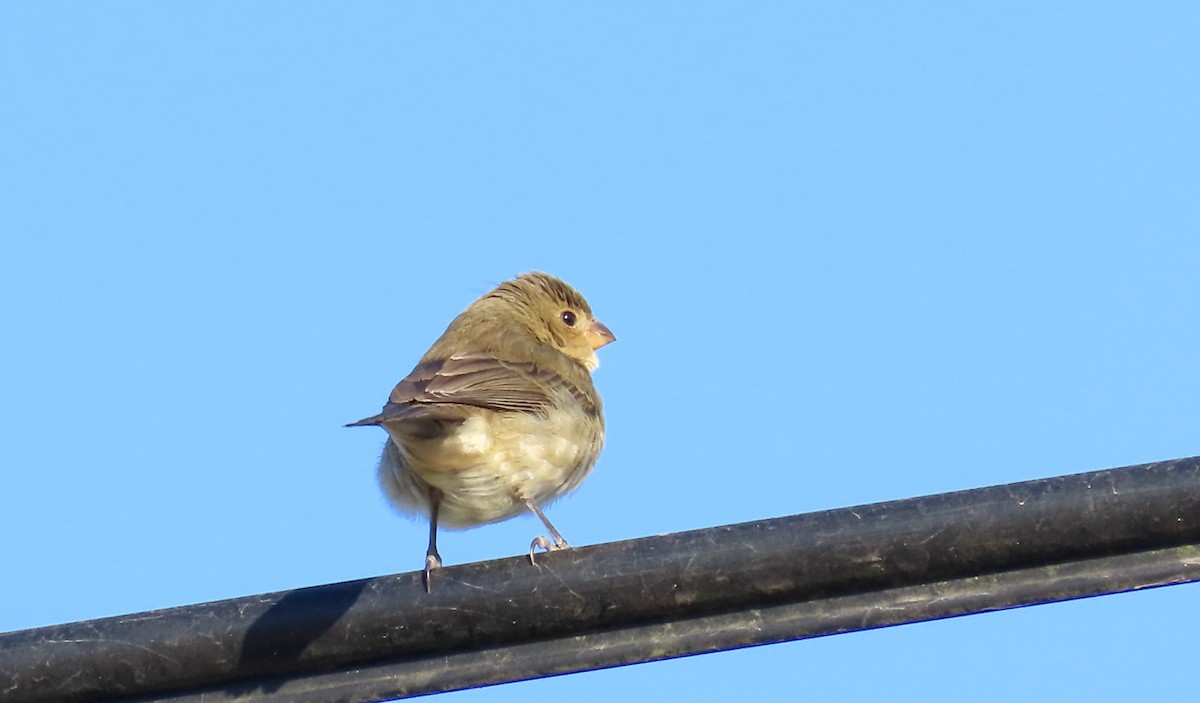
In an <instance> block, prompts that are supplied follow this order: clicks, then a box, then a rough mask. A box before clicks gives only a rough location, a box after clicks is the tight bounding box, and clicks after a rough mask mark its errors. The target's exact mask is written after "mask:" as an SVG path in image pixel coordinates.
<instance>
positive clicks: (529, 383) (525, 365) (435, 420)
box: [347, 272, 615, 590]
mask: <svg viewBox="0 0 1200 703" xmlns="http://www.w3.org/2000/svg"><path fill="white" fill-rule="evenodd" d="M614 339H615V337H614V336H613V333H612V332H610V331H609V330H608V328H607V327H605V326H604V325H603V324H602V323H601V322H599V321H597V320H596V319H594V318H593V317H592V309H591V307H589V306H588V304H587V301H586V300H584V299H583V296H581V295H580V294H579V293H578V292H577V291H576V290H575V289H574V288H572V287H571V286H569V285H567V284H566V283H564V282H563V281H561V280H559V279H557V278H555V277H554V276H550V275H548V274H545V273H540V272H532V273H526V274H522V275H520V276H518V277H517V278H516V279H514V280H511V281H506V282H504V283H501V284H500V285H499V286H497V287H496V289H495V290H493V291H491V292H490V293H488V294H486V295H484V296H483V297H482V298H480V299H479V300H476V301H475V302H474V303H472V304H471V305H470V307H468V308H467V309H466V310H464V311H463V312H462V314H460V315H459V316H458V317H456V318H455V319H454V321H453V322H451V323H450V326H449V327H448V328H446V331H445V332H444V333H443V334H442V336H441V337H440V338H439V339H438V340H437V341H436V342H434V344H433V346H432V347H431V348H430V349H429V351H428V352H426V353H425V356H423V357H421V360H420V361H419V362H418V363H417V366H416V368H414V369H413V370H412V372H411V373H409V374H408V376H407V377H406V378H405V379H404V380H403V381H401V382H400V383H399V384H397V386H396V388H395V389H394V390H393V391H392V395H391V397H390V398H389V399H388V402H387V404H386V405H384V406H383V411H382V412H380V413H379V414H378V415H375V416H374V417H369V418H367V419H365V420H360V421H358V422H355V423H353V424H351V425H347V426H348V427H356V426H362V425H379V426H381V427H383V428H384V429H385V430H387V433H388V441H387V442H386V444H384V448H383V456H382V457H381V458H380V460H379V483H380V485H381V486H382V487H383V490H384V493H386V494H387V497H388V499H389V500H390V501H391V503H392V504H393V505H394V506H395V507H396V508H397V509H398V510H400V511H401V512H404V513H408V514H417V515H422V516H424V517H427V518H429V549H428V551H427V552H426V553H425V588H426V590H429V588H430V577H431V575H432V571H433V570H434V569H436V568H439V567H440V566H441V565H442V559H441V556H440V555H439V554H438V551H437V529H438V525H439V524H440V525H444V526H446V527H451V528H466V527H475V526H477V525H485V524H488V523H492V522H497V521H500V520H505V519H507V518H510V517H513V516H515V515H519V514H521V513H523V512H524V511H526V510H528V511H530V512H532V513H533V514H534V515H537V516H538V518H539V519H541V521H542V524H544V525H545V526H546V529H547V530H548V531H549V532H550V536H551V538H552V540H553V541H551V540H548V539H546V537H544V536H539V537H538V538H537V539H535V540H534V541H533V544H532V545H530V548H529V558H530V560H532V559H533V554H534V550H535V548H537V547H541V548H542V549H546V550H551V549H561V548H564V547H567V546H569V545H568V544H567V541H566V540H565V539H563V536H562V535H561V534H559V532H558V530H556V529H554V525H551V524H550V521H549V520H547V519H546V515H545V513H543V512H542V506H544V505H546V504H547V503H549V502H551V501H553V500H554V499H556V498H559V497H560V496H562V495H564V494H566V493H569V492H570V491H573V490H575V488H577V487H578V486H579V483H580V482H581V481H583V479H584V477H585V476H587V475H588V472H590V471H591V470H592V467H593V466H594V465H595V464H596V459H597V458H598V457H599V456H600V448H601V446H602V445H603V443H604V415H603V414H602V411H601V406H600V395H599V394H598V393H597V392H596V387H595V386H593V385H592V376H591V372H592V371H594V370H595V369H596V367H597V366H599V365H600V362H599V360H598V359H597V358H596V350H597V349H599V348H600V347H602V346H604V345H605V344H608V343H609V342H611V341H613V340H614Z"/></svg>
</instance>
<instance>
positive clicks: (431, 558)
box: [425, 554, 442, 593]
mask: <svg viewBox="0 0 1200 703" xmlns="http://www.w3.org/2000/svg"><path fill="white" fill-rule="evenodd" d="M440 568H442V558H441V557H439V556H438V555H436V554H427V555H425V592H426V593H432V592H433V589H432V585H433V570H434V569H440Z"/></svg>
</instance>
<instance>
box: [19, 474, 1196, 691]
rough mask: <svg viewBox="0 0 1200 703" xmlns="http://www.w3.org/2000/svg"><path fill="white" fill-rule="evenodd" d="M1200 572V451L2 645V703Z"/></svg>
mask: <svg viewBox="0 0 1200 703" xmlns="http://www.w3.org/2000/svg"><path fill="white" fill-rule="evenodd" d="M1196 580H1200V457H1197V458H1189V459H1179V460H1175V461H1167V462H1161V463H1156V464H1147V465H1143V466H1134V467H1127V468H1121V469H1112V470H1108V471H1098V472H1093V473H1087V474H1077V475H1071V476H1060V477H1056V478H1050V479H1041V480H1036V481H1027V482H1024V483H1016V484H1009V485H1004V486H994V487H991V488H981V489H975V490H969V491H959V492H955V493H945V494H940V495H934V496H926V497H922V498H913V499H908V500H898V501H890V502H886V503H876V504H872V505H866V506H859V507H854V508H842V509H838V510H829V511H824V512H818V513H809V514H805V515H796V516H792V517H785V518H777V519H773V520H762V521H757V522H749V523H742V524H738V525H729V526H725V527H714V528H709V529H703V530H696V531H692V532H683V533H678V534H671V535H662V536H658V537H647V538H643V539H637V540H630V541H626V542H616V543H612V544H603V545H596V546H592V547H580V548H576V549H572V550H565V551H561V552H554V553H550V554H544V555H539V556H538V560H537V565H536V566H530V564H529V560H528V558H527V557H524V556H522V557H514V558H511V559H501V560H496V561H489V562H479V563H475V564H465V565H461V566H451V567H447V568H445V569H442V570H441V571H439V572H438V573H437V579H436V585H435V587H434V589H433V592H432V593H426V592H425V588H424V586H423V583H422V574H421V572H412V573H407V574H399V575H395V576H384V577H378V578H373V579H365V580H361V581H351V582H346V583H340V584H332V585H327V586H317V587H313V588H305V589H298V590H295V591H286V592H280V593H272V594H266V595H262V596H252V597H247V598H236V599H232V600H227V601H219V602H215V603H205V604H199V605H192V606H185V607H180V608H172V609H168V610H159V611H152V612H147V613H138V614H133V615H128V616H122V617H115V618H105V619H100V620H92V621H86V622H78V623H70V624H66V625H59V626H53V627H44V628H38V629H33V630H25V631H21V632H12V633H7V634H0V701H23V702H29V703H35V702H41V701H47V702H48V701H92V700H105V699H110V698H119V697H131V698H134V699H138V700H173V701H200V700H201V699H203V700H204V701H220V700H264V701H298V702H302V703H331V702H333V701H376V700H382V699H386V698H392V697H398V696H406V695H420V694H426V693H434V692H439V691H449V690H457V689H461V688H467V687H471V686H480V685H486V684H492V683H499V682H504V681H516V680H522V679H529V678H536V677H540V676H548V675H554V674H562V673H568V672H573V671H583V670H588V669H596V668H603V667H608V666H618V665H621V664H629V663H634V662H641V661H649V660H654V659H664V658H669V657H676V656H683V655H687V654H695V653H701V652H711V651H718V650H723V649H732V648H736V647H746V646H751V645H756V644H766V643H771V642H781V641H786V640H794V639H800V638H804V637H815V636H819V635H825V634H835V633H841V632H850V631H854V630H861V629H867V628H873V627H882V626H886V625H895V624H900V623H906V622H917V621H921V620H929V619H934V618H941V617H949V616H955V615H964V614H969V613H975V612H981V611H988V610H997V609H1001V608H1010V607H1016V606H1022V605H1033V604H1038V603H1047V602H1053V601H1060V600H1065V599H1069V598H1079V597H1084V596H1090V595H1099V594H1104V593H1115V592H1119V591H1127V590H1134V589H1138V588H1146V587H1151V586H1161V585H1168V584H1175V583H1184V582H1188V581H1196Z"/></svg>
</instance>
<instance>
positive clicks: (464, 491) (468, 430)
mask: <svg viewBox="0 0 1200 703" xmlns="http://www.w3.org/2000/svg"><path fill="white" fill-rule="evenodd" d="M392 435H393V436H392V438H391V439H390V440H389V441H388V443H387V444H386V445H385V446H384V452H383V456H382V457H381V459H380V462H379V482H380V485H381V486H382V487H383V489H384V492H385V493H386V494H387V496H388V499H389V500H390V501H391V502H392V504H393V505H394V506H395V507H396V508H397V509H399V510H400V511H402V512H405V513H410V514H415V515H420V516H422V517H425V518H427V519H428V517H429V511H430V506H429V488H428V487H429V486H433V487H435V488H438V489H440V490H441V491H442V503H441V508H440V510H439V514H438V524H439V525H444V526H446V527H451V528H454V527H473V526H476V525H482V524H486V523H489V522H496V521H498V520H504V519H506V518H509V517H513V516H515V515H518V514H521V513H523V512H527V511H528V508H527V507H526V505H525V502H526V501H532V502H534V503H536V504H538V505H544V504H545V503H548V502H550V501H552V500H554V499H556V498H558V497H560V496H562V495H564V494H565V493H567V492H569V491H572V490H574V489H575V488H576V487H577V486H578V485H579V483H580V481H582V480H583V478H584V477H585V476H586V475H587V473H588V472H589V471H591V469H592V466H593V465H594V464H595V462H596V458H597V456H598V455H599V453H600V443H601V437H600V431H599V428H596V427H593V426H592V425H590V424H589V423H587V422H585V421H584V420H583V419H582V418H580V417H579V416H578V415H577V414H571V413H552V414H551V415H550V416H549V417H541V416H537V415H528V414H522V413H506V414H493V413H488V414H480V415H477V416H475V417H472V418H470V419H469V420H467V421H466V422H464V423H463V424H462V425H461V426H460V427H459V429H458V430H457V431H456V432H454V433H453V434H451V435H449V436H446V437H441V438H437V439H435V440H423V439H414V438H412V437H406V436H403V435H399V434H397V433H392Z"/></svg>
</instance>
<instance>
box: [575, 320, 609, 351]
mask: <svg viewBox="0 0 1200 703" xmlns="http://www.w3.org/2000/svg"><path fill="white" fill-rule="evenodd" d="M583 334H584V336H585V337H587V340H588V342H589V343H590V344H591V345H592V349H599V348H600V347H602V346H604V345H605V344H608V343H609V342H612V341H615V340H616V339H617V336H616V335H615V334H613V333H612V332H611V331H610V330H609V329H608V328H607V327H605V326H604V323H603V322H600V321H599V320H595V321H593V322H592V324H591V326H590V327H588V328H587V332H584V333H583Z"/></svg>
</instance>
